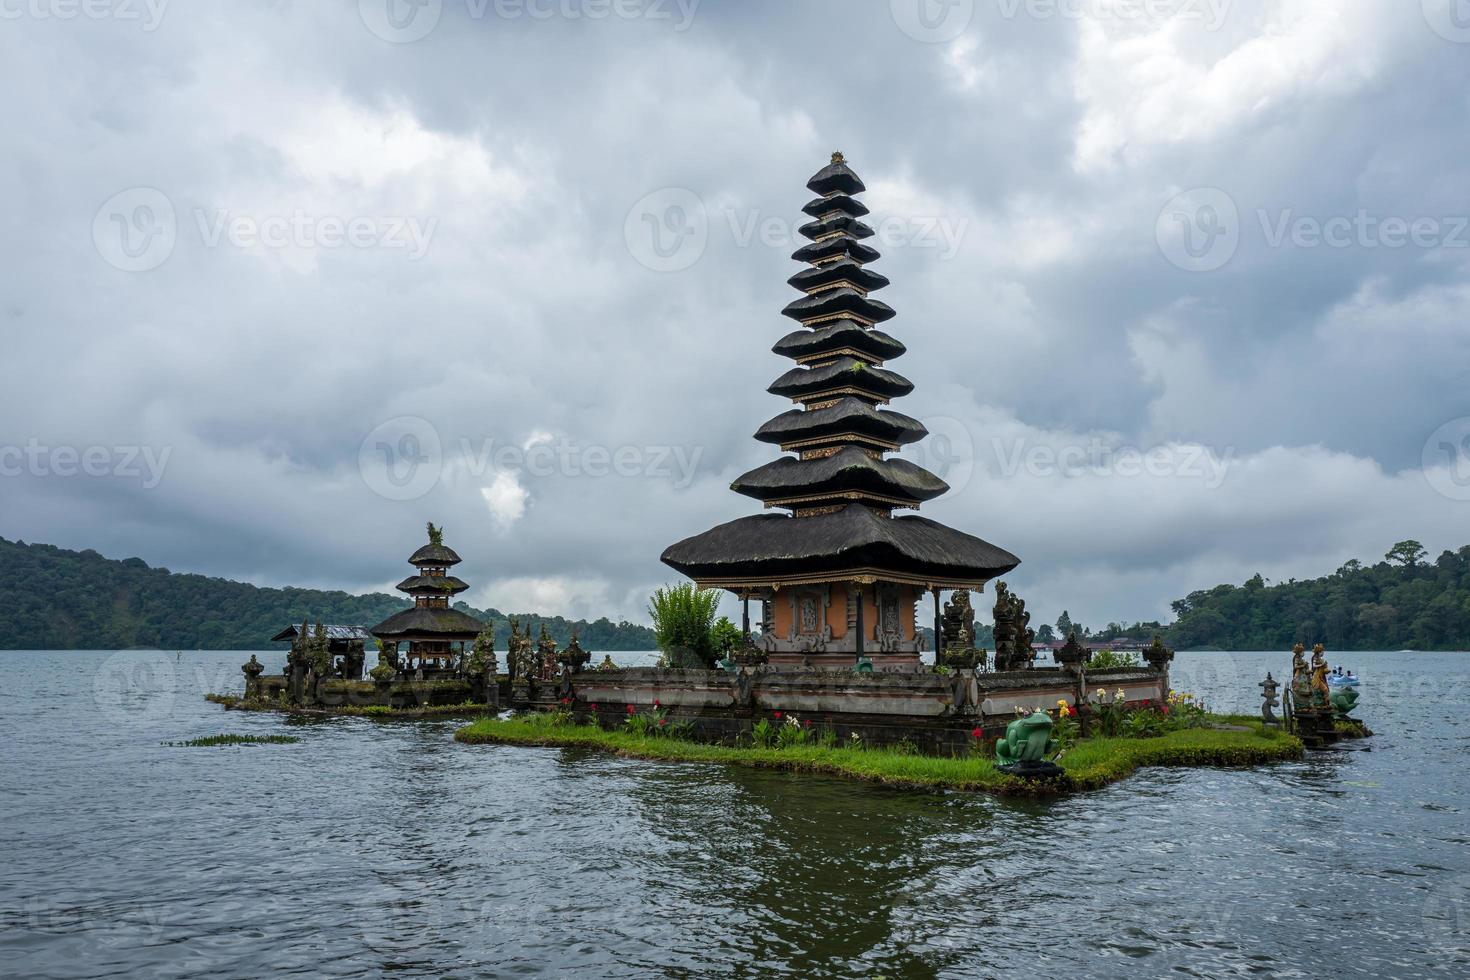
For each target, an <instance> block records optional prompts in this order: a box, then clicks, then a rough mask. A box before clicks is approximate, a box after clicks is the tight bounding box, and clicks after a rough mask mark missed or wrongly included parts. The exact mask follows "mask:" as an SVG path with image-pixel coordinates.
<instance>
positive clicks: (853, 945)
mask: <svg viewBox="0 0 1470 980" xmlns="http://www.w3.org/2000/svg"><path fill="white" fill-rule="evenodd" d="M282 656H283V654H282V653H281V652H279V651H276V652H272V653H269V654H262V655H261V659H262V660H263V661H265V662H266V663H267V664H268V665H270V666H271V667H272V668H277V667H278V666H279V664H280V662H281V659H282ZM246 657H247V655H243V654H238V653H230V654H221V653H191V654H184V655H175V654H173V653H166V654H165V653H106V652H104V653H90V652H81V653H79V652H44V653H25V652H13V653H10V652H7V653H0V669H3V673H0V677H3V678H4V680H3V687H0V708H3V710H0V745H3V746H4V749H3V753H0V786H3V788H4V791H3V796H0V820H3V827H4V831H3V838H0V859H3V864H4V869H5V870H4V874H3V876H0V964H3V966H0V971H3V972H4V973H5V974H6V975H13V976H26V977H102V976H121V975H128V974H135V975H140V976H149V977H253V976H261V975H265V974H267V973H279V974H292V973H296V974H300V975H307V976H318V975H325V976H376V975H381V974H383V973H393V974H395V975H398V976H404V977H417V976H435V977H438V976H444V977H477V976H492V975H493V976H537V975H585V976H674V977H683V976H695V975H708V974H721V975H739V976H793V977H849V976H888V977H927V976H943V977H974V976H992V975H998V974H1002V973H1012V972H1014V971H1018V970H1025V971H1028V972H1031V973H1034V974H1040V975H1073V974H1079V973H1082V974H1088V975H1100V976H1124V975H1126V976H1136V975H1150V976H1157V975H1162V974H1166V973H1169V974H1178V975H1181V976H1211V977H1217V976H1243V975H1269V976H1277V975H1282V976H1317V975H1322V974H1335V975H1347V976H1465V975H1466V971H1467V969H1470V820H1467V814H1466V806H1467V802H1470V797H1467V792H1470V776H1467V773H1466V759H1467V752H1470V721H1467V720H1466V718H1465V714H1466V707H1467V704H1470V655H1465V654H1399V653H1373V654H1348V655H1343V656H1341V657H1339V658H1336V659H1339V660H1341V661H1342V662H1343V663H1344V664H1345V665H1347V666H1351V667H1353V668H1354V669H1356V670H1357V671H1358V672H1359V673H1361V674H1362V675H1363V677H1364V683H1365V687H1364V696H1363V701H1362V706H1361V708H1360V710H1359V712H1358V713H1359V714H1360V715H1362V716H1363V717H1364V718H1365V719H1366V720H1367V721H1368V722H1369V724H1370V725H1372V727H1373V728H1374V729H1376V730H1377V731H1378V732H1379V733H1380V734H1379V735H1378V737H1377V738H1374V739H1372V740H1369V741H1368V742H1365V743H1359V744H1357V745H1355V746H1353V747H1352V748H1348V749H1342V750H1335V751H1331V752H1325V753H1316V754H1312V755H1311V756H1310V757H1309V758H1308V759H1307V760H1306V761H1304V762H1300V763H1290V764H1285V765H1280V766H1275V767H1271V768H1268V769H1262V770H1257V771H1250V772H1236V771H1175V770H1150V771H1145V772H1143V773H1140V774H1138V775H1136V776H1134V777H1132V778H1130V779H1128V780H1126V781H1124V782H1122V783H1120V784H1117V785H1114V786H1112V787H1110V788H1108V789H1106V790H1103V791H1101V792H1098V793H1092V794H1088V795H1083V796H1077V797H1073V798H1069V799H1066V800H1062V801H1059V802H1053V803H1032V802H1011V801H998V800H994V799H990V798H987V797H983V796H973V795H965V794H924V793H910V792H901V791H894V790H885V789H882V788H876V787H870V786H865V785H860V784H854V783H848V782H844V781H840V780H835V779H826V778H814V777H809V776H788V775H779V774H772V773H762V772H753V771H747V770H741V769H735V768H726V767H722V766H691V765H670V764H660V763H650V762H640V761H628V760H618V759H611V758H607V757H604V756H600V755H596V754H586V753H580V752H575V751H569V750H558V749H520V748H509V747H497V746H463V745H459V744H457V743H455V742H453V741H452V740H451V738H450V735H451V733H452V731H453V729H454V728H455V726H456V723H454V722H411V723H409V722H374V721H369V720H363V719H350V718H344V719H331V720H325V721H310V722H299V721H296V722H293V721H291V720H288V719H286V718H283V717H280V716H277V715H274V714H258V715H257V714H243V713H226V712H224V711H223V710H221V709H220V708H218V707H217V706H215V705H211V704H208V703H206V702H204V701H203V700H202V697H201V695H202V694H203V693H204V692H205V691H211V690H212V691H238V690H239V689H240V688H241V686H242V684H241V675H240V673H239V664H240V663H241V662H243V661H244V660H245V659H246ZM618 659H622V660H628V659H629V658H628V656H627V655H621V656H620V657H619V658H618ZM1289 660H1290V655H1289V654H1282V653H1273V654H1181V655H1180V656H1179V660H1178V662H1177V663H1176V665H1175V671H1174V686H1175V688H1176V689H1179V690H1192V691H1195V692H1196V693H1200V694H1202V695H1204V696H1205V697H1207V698H1208V699H1209V700H1210V701H1211V703H1212V706H1213V707H1216V708H1219V709H1224V710H1243V711H1252V712H1253V711H1255V710H1257V708H1258V706H1259V703H1260V701H1259V694H1258V693H1257V691H1256V688H1255V684H1256V682H1257V681H1258V680H1259V678H1260V677H1262V676H1264V673H1265V671H1266V670H1267V669H1271V670H1274V671H1276V672H1277V676H1278V678H1279V677H1280V676H1281V671H1283V670H1284V669H1286V668H1287V667H1288V666H1289ZM226 731H229V732H249V733H263V734H264V733H289V734H294V735H297V736H299V737H300V738H301V742H300V744H297V745H287V746H265V747H256V748H217V749H189V748H173V747H169V746H166V745H163V744H162V743H163V742H166V741H176V740H181V739H187V738H193V737H197V736H202V735H210V734H217V733H220V732H226Z"/></svg>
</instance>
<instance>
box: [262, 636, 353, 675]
mask: <svg viewBox="0 0 1470 980" xmlns="http://www.w3.org/2000/svg"><path fill="white" fill-rule="evenodd" d="M322 630H323V631H324V632H325V634H326V637H327V650H328V652H330V653H331V655H332V669H333V671H334V672H335V673H337V674H338V676H341V677H344V678H346V679H347V680H350V681H360V680H362V669H363V663H364V662H365V661H366V659H367V654H366V649H367V645H368V643H369V642H371V640H372V638H373V634H371V633H369V632H368V631H367V630H365V629H363V628H362V627H361V626H323V627H322ZM312 632H313V631H312V630H311V629H309V628H308V630H307V638H308V639H310V638H311V633H312ZM300 635H301V627H300V626H299V625H293V626H287V627H286V628H285V629H283V630H281V631H280V632H279V633H277V634H276V635H275V636H273V637H271V642H272V643H294V642H295V641H296V638H297V637H298V636H300Z"/></svg>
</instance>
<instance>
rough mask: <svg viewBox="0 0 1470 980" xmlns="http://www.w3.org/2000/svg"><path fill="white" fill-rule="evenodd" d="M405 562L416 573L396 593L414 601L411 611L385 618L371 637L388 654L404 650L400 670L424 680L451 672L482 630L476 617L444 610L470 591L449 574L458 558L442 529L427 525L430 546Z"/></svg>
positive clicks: (399, 585) (483, 626) (483, 625)
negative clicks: (447, 542)
mask: <svg viewBox="0 0 1470 980" xmlns="http://www.w3.org/2000/svg"><path fill="white" fill-rule="evenodd" d="M408 563H409V564H410V565H412V566H413V567H414V568H415V569H416V570H417V574H415V575H411V576H409V577H408V578H406V579H404V580H403V581H402V582H399V583H398V591H399V592H404V593H407V594H408V595H411V596H413V608H412V609H405V610H403V612H400V613H395V614H394V615H392V616H389V617H388V618H387V619H385V620H383V621H382V622H381V623H379V624H378V625H377V626H374V627H373V628H372V630H371V632H372V634H373V636H375V637H377V638H378V639H379V640H382V641H383V644H384V646H385V647H388V648H391V649H393V650H398V651H400V652H403V651H402V648H401V644H405V643H406V644H407V645H408V649H407V651H406V652H404V655H405V657H406V660H405V661H404V664H403V667H404V670H405V671H407V672H409V673H414V672H417V671H420V670H422V672H423V674H424V676H426V677H428V676H433V675H439V674H444V673H452V672H453V671H454V665H455V662H456V660H457V659H460V658H463V656H464V652H465V648H466V646H467V645H468V644H472V643H474V641H475V638H476V637H477V636H479V635H480V633H481V632H482V631H483V630H484V629H485V624H484V623H482V622H480V621H479V620H478V619H476V618H475V617H473V616H469V615H466V614H465V613H462V612H460V611H459V610H458V609H450V608H449V602H450V600H451V599H452V598H453V597H454V596H457V595H459V594H460V593H461V592H464V591H465V590H466V589H468V588H469V586H468V585H467V584H465V583H464V582H463V581H461V580H460V579H458V578H456V577H455V576H453V575H450V574H449V569H450V568H452V567H454V566H455V565H458V564H459V563H460V557H459V555H457V554H455V553H454V549H453V548H450V547H448V546H447V545H445V544H444V531H443V529H442V528H437V527H435V526H434V525H433V524H432V523H431V524H430V525H429V543H428V544H426V545H424V546H423V547H422V548H420V549H419V550H418V551H415V552H414V553H413V554H412V555H411V556H410V557H409V559H408Z"/></svg>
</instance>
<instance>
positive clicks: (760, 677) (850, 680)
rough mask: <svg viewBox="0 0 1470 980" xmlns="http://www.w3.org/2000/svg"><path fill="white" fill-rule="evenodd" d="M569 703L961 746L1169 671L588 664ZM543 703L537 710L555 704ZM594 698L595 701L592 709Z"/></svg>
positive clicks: (707, 732)
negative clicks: (1021, 716) (1025, 718)
mask: <svg viewBox="0 0 1470 980" xmlns="http://www.w3.org/2000/svg"><path fill="white" fill-rule="evenodd" d="M571 683H572V691H573V710H574V711H575V712H576V713H578V714H579V715H581V716H582V717H589V716H595V717H596V718H597V719H598V720H599V721H600V722H601V723H602V724H604V725H605V726H616V725H620V724H622V721H623V719H624V718H626V716H627V713H628V708H629V706H632V708H633V710H634V711H637V712H647V711H650V710H652V709H653V708H654V705H655V702H657V704H658V706H659V707H660V708H662V709H664V710H666V711H668V712H669V714H670V717H672V718H673V719H675V720H677V721H681V722H687V723H689V724H690V725H692V726H693V727H694V729H695V732H696V734H697V735H699V736H700V737H702V738H711V739H719V740H726V741H730V740H734V739H736V738H738V737H740V736H742V735H745V734H748V733H749V731H750V728H751V726H752V725H753V724H754V723H755V722H756V721H757V720H759V719H761V718H767V719H773V718H774V717H775V714H776V713H777V712H780V713H781V714H782V715H783V716H791V715H795V716H797V717H799V718H801V719H802V720H803V721H810V722H812V724H813V726H814V727H815V728H816V729H818V730H831V731H833V732H835V733H836V734H837V735H838V737H839V738H847V737H849V736H850V735H851V734H854V733H856V734H858V735H860V736H861V737H862V738H863V739H864V741H866V742H868V743H869V744H885V743H888V742H896V741H898V740H900V739H906V740H909V741H913V742H914V743H915V744H918V745H920V746H921V747H924V748H927V749H928V750H931V751H940V752H949V751H960V750H964V749H965V748H967V747H968V746H969V745H970V743H971V742H972V741H973V739H974V735H973V734H972V733H973V731H974V730H975V729H976V728H979V729H980V730H981V731H982V733H983V735H984V736H985V737H987V738H989V737H994V736H997V735H1000V734H1002V733H1003V732H1004V731H1005V727H1006V725H1008V724H1009V723H1010V722H1011V721H1012V720H1014V718H1015V717H1016V710H1017V709H1018V708H1020V709H1025V710H1026V711H1027V712H1028V713H1029V712H1030V711H1032V710H1035V709H1037V708H1041V709H1047V710H1049V709H1051V708H1054V707H1055V706H1056V703H1057V701H1058V700H1061V699H1066V701H1067V702H1068V703H1069V704H1076V703H1078V701H1079V699H1080V693H1081V687H1082V685H1084V684H1085V685H1086V688H1087V690H1088V691H1089V692H1090V691H1092V690H1095V689H1097V688H1099V687H1101V688H1105V689H1106V690H1107V691H1108V695H1109V698H1111V697H1112V695H1113V692H1115V691H1117V690H1119V689H1122V690H1123V691H1124V692H1125V695H1126V701H1127V702H1128V703H1131V704H1135V705H1137V704H1143V703H1147V702H1158V701H1162V700H1163V699H1164V698H1165V697H1166V696H1167V695H1168V690H1169V679H1168V673H1167V671H1153V670H1148V669H1132V668H1129V669H1120V670H1111V671H1099V672H1098V673H1096V674H1091V675H1088V674H1083V675H1082V677H1081V678H1079V677H1078V676H1077V675H1074V674H1071V673H1068V672H1066V671H1063V670H1060V669H1056V668H1036V669H1032V670H1022V671H1012V672H1008V673H992V674H988V673H978V672H976V671H956V672H955V673H952V674H936V673H929V672H920V673H894V674H882V673H878V674H858V673H855V672H853V671H851V670H800V669H789V668H787V669H778V668H771V667H755V668H749V667H747V668H743V669H742V670H741V671H740V672H739V673H737V674H728V673H725V672H724V671H704V670H660V669H655V668H635V669H630V670H621V671H608V672H600V671H592V672H585V673H580V674H575V675H573V676H572V678H571ZM555 703H556V702H551V701H547V702H546V703H544V704H541V705H537V706H540V707H551V706H552V705H553V704H555ZM593 705H595V706H596V708H595V709H594V708H593Z"/></svg>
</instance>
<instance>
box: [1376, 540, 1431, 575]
mask: <svg viewBox="0 0 1470 980" xmlns="http://www.w3.org/2000/svg"><path fill="white" fill-rule="evenodd" d="M1428 556H1429V552H1427V551H1425V550H1424V546H1423V545H1422V544H1420V543H1419V542H1417V541H1415V540H1414V539H1413V538H1410V539H1409V540H1407V541H1400V542H1399V543H1398V544H1396V545H1394V546H1393V547H1392V548H1389V549H1388V554H1386V555H1384V556H1383V557H1384V558H1387V559H1388V560H1389V561H1391V562H1393V563H1394V564H1396V565H1401V566H1403V567H1404V568H1417V567H1418V565H1419V563H1420V562H1421V561H1423V560H1424V559H1425V558H1427V557H1428Z"/></svg>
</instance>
